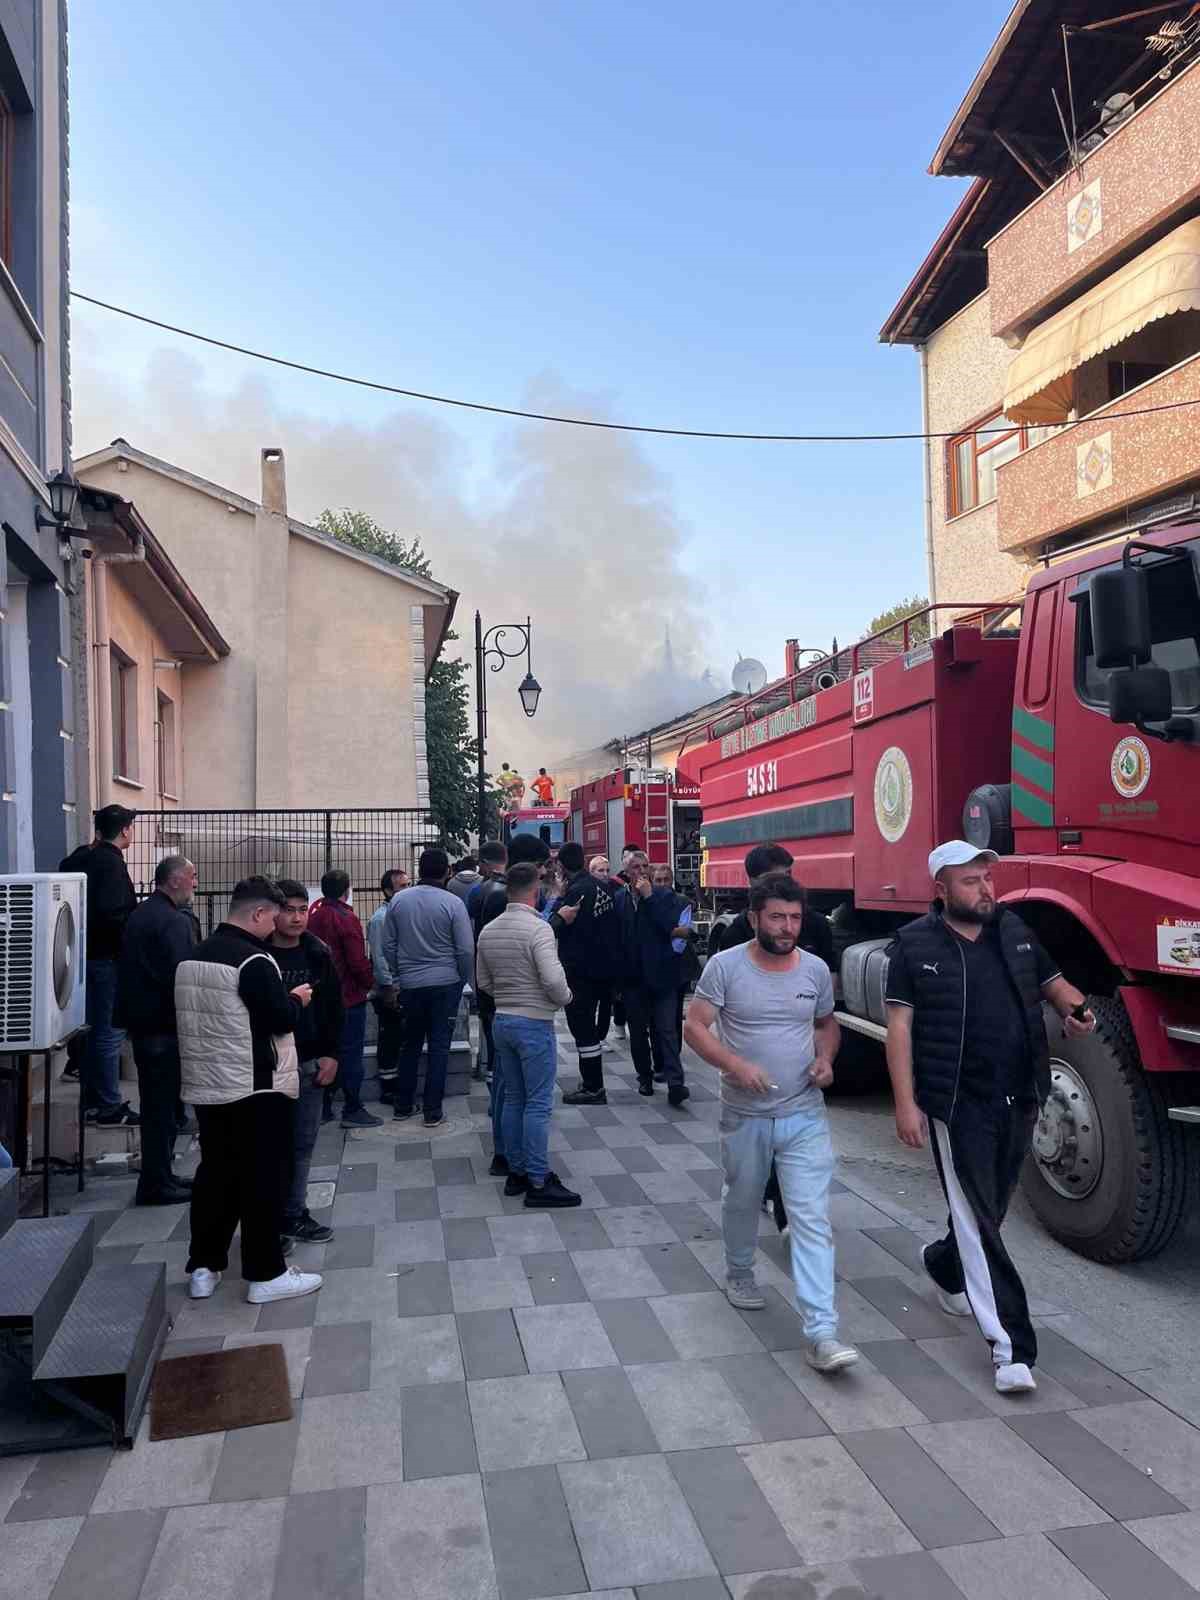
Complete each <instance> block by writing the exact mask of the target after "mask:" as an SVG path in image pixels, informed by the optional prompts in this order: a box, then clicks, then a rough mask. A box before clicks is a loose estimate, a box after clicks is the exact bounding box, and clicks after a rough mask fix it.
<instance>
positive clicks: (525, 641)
mask: <svg viewBox="0 0 1200 1600" xmlns="http://www.w3.org/2000/svg"><path fill="white" fill-rule="evenodd" d="M532 629H533V624H532V622H531V620H530V618H529V617H526V618H525V621H524V622H523V623H522V622H500V623H497V624H496V625H495V626H494V627H491V628H489V629H488V630H487V632H486V633H485V632H484V628H483V619H482V618H481V616H480V615H479V612H478V611H477V612H476V613H475V748H476V756H477V766H476V786H477V790H478V802H479V842H480V844H482V843H483V836H484V833H485V831H486V828H487V793H486V789H485V783H484V774H483V763H484V757H485V755H486V752H487V679H486V677H485V675H484V669H485V668H486V670H487V671H488V672H499V671H500V670H501V669H502V667H503V666H504V663H505V662H506V661H515V660H516V659H517V658H518V657H519V656H520V655H521V654H522V653H523V654H524V656H525V676H524V678H522V680H521V684H520V687H519V688H518V690H517V694H518V695H519V696H520V699H521V709H522V710H523V711H524V713H525V715H526V716H527V717H532V716H533V715H535V713H536V712H537V708H538V700H539V699H540V698H541V693H542V686H541V684H540V683H539V682H538V681H537V679H536V678H535V677H534V675H533V661H532V645H531V642H530V638H531V634H532ZM509 633H514V634H516V636H517V639H516V649H514V650H506V649H505V647H504V638H505V635H506V634H509Z"/></svg>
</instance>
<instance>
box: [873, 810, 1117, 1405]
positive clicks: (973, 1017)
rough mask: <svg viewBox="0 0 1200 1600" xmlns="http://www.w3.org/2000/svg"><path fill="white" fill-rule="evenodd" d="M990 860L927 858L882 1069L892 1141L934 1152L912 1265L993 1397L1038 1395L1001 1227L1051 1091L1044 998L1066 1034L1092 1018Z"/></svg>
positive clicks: (962, 854) (945, 852) (1033, 1350)
mask: <svg viewBox="0 0 1200 1600" xmlns="http://www.w3.org/2000/svg"><path fill="white" fill-rule="evenodd" d="M997 860H999V857H998V856H997V855H996V853H995V851H993V850H979V849H978V848H977V847H976V846H975V845H973V844H968V843H967V842H966V840H963V839H950V840H948V841H947V842H946V843H945V844H941V845H939V846H938V847H937V849H936V850H934V851H933V852H932V853H931V855H930V857H929V875H930V877H931V878H932V879H933V882H934V894H935V899H934V903H933V909H932V910H931V911H930V912H929V913H928V914H927V915H926V916H924V917H919V918H917V919H916V920H915V921H914V922H910V923H907V924H906V925H905V926H904V927H903V928H901V929H900V932H899V934H898V935H897V936H896V938H895V939H894V940H893V942H892V944H891V946H890V947H889V951H888V955H889V963H888V976H887V987H886V989H885V993H884V998H885V1000H886V1002H887V1019H888V1021H887V1060H888V1073H889V1075H890V1077H891V1080H892V1094H893V1096H894V1098H895V1102H896V1134H897V1137H898V1138H899V1139H900V1141H901V1143H902V1144H906V1145H908V1146H909V1147H910V1149H913V1150H919V1149H921V1148H922V1146H923V1145H924V1144H925V1142H926V1140H927V1139H929V1142H930V1143H931V1144H932V1146H933V1156H934V1161H935V1163H936V1166H937V1173H938V1177H939V1179H940V1180H941V1184H942V1189H943V1191H944V1193H945V1195H946V1202H947V1205H948V1207H949V1211H950V1216H949V1222H948V1224H947V1229H946V1234H945V1236H944V1237H943V1238H941V1239H938V1240H936V1241H935V1242H934V1243H933V1244H928V1245H926V1246H925V1248H924V1250H923V1251H922V1255H921V1259H922V1261H923V1263H924V1267H925V1271H926V1272H927V1273H928V1275H929V1277H930V1278H931V1279H932V1280H933V1284H934V1287H935V1289H936V1291H937V1297H938V1302H939V1304H940V1305H941V1307H942V1310H943V1311H946V1312H948V1313H949V1314H950V1315H951V1316H961V1317H967V1316H972V1315H973V1316H974V1318H975V1322H976V1324H977V1326H978V1328H979V1331H980V1332H981V1333H982V1334H983V1336H984V1338H985V1339H986V1340H987V1342H988V1344H989V1345H990V1346H991V1351H992V1363H993V1366H994V1368H995V1385H996V1389H997V1391H998V1392H999V1393H1000V1394H1027V1393H1029V1392H1030V1391H1032V1390H1034V1389H1036V1388H1037V1380H1036V1379H1035V1378H1034V1375H1033V1368H1034V1365H1035V1363H1036V1361H1037V1335H1036V1334H1035V1333H1034V1329H1033V1323H1032V1321H1031V1320H1030V1315H1029V1302H1028V1299H1027V1297H1026V1294H1025V1286H1024V1284H1023V1283H1022V1282H1021V1275H1020V1273H1019V1272H1018V1270H1017V1267H1016V1265H1015V1263H1014V1262H1013V1259H1012V1257H1011V1256H1010V1255H1009V1253H1008V1250H1007V1248H1006V1247H1005V1244H1004V1240H1003V1237H1002V1236H1001V1231H1000V1230H1001V1228H1002V1226H1003V1223H1004V1218H1005V1216H1006V1214H1007V1212H1008V1206H1009V1202H1010V1201H1011V1199H1012V1196H1013V1192H1014V1190H1015V1189H1016V1186H1017V1179H1018V1178H1019V1176H1020V1172H1021V1167H1022V1165H1023V1163H1024V1161H1025V1157H1026V1156H1027V1155H1028V1153H1029V1149H1030V1143H1031V1140H1032V1137H1033V1126H1034V1123H1035V1121H1036V1119H1037V1111H1038V1106H1039V1104H1044V1103H1045V1101H1046V1099H1047V1098H1048V1096H1049V1093H1050V1046H1049V1041H1048V1039H1047V1037H1046V1025H1045V1021H1044V1019H1043V1004H1042V1003H1043V1001H1047V1002H1048V1003H1049V1004H1050V1005H1051V1006H1053V1008H1054V1010H1055V1011H1057V1012H1058V1014H1059V1016H1060V1017H1061V1018H1062V1020H1063V1026H1064V1029H1065V1030H1066V1032H1067V1033H1068V1034H1069V1035H1071V1036H1072V1037H1079V1036H1081V1035H1083V1034H1088V1033H1091V1032H1092V1031H1093V1030H1094V1029H1095V1026H1096V1019H1095V1017H1094V1015H1093V1014H1092V1012H1091V1011H1089V1010H1088V1009H1087V1002H1086V999H1085V997H1084V995H1083V994H1082V993H1081V992H1080V991H1079V990H1078V989H1077V988H1076V987H1075V986H1074V984H1072V983H1068V982H1067V980H1066V978H1064V977H1063V975H1062V972H1061V970H1060V969H1059V967H1058V966H1057V965H1056V963H1055V962H1053V961H1052V960H1051V959H1050V957H1049V956H1048V955H1047V954H1046V952H1045V950H1044V949H1043V948H1042V946H1041V944H1040V943H1039V941H1038V939H1037V937H1036V935H1035V934H1034V933H1033V931H1032V929H1031V928H1030V927H1029V925H1028V924H1027V923H1026V922H1024V921H1022V919H1021V918H1020V917H1019V916H1018V915H1017V914H1016V912H1014V911H1010V910H1008V909H1007V907H1002V906H998V905H997V902H996V889H995V883H994V880H993V877H992V866H993V865H994V863H995V862H996V861H997Z"/></svg>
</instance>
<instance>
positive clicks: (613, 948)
mask: <svg viewBox="0 0 1200 1600" xmlns="http://www.w3.org/2000/svg"><path fill="white" fill-rule="evenodd" d="M558 864H559V866H560V867H561V869H562V871H563V873H564V874H565V876H566V880H567V882H566V888H565V890H564V891H563V900H562V906H560V908H559V909H558V910H557V911H556V912H555V913H554V915H553V917H551V919H550V922H551V926H552V927H553V928H554V931H555V933H556V934H557V935H558V958H559V960H560V961H561V962H562V965H563V971H564V972H565V973H566V975H567V982H568V983H569V984H570V986H571V1003H570V1004H569V1005H568V1006H567V1011H566V1017H567V1027H568V1028H570V1030H571V1037H572V1038H573V1039H574V1041H575V1046H576V1049H577V1050H578V1051H579V1088H578V1089H576V1090H574V1091H573V1092H572V1093H569V1094H564V1095H563V1104H564V1105H567V1106H576V1105H604V1104H605V1102H606V1096H605V1092H604V1067H603V1064H602V1062H601V1054H600V1051H601V1044H602V1041H603V1038H604V1035H603V1034H602V1033H601V1032H600V1027H599V1019H600V1016H601V1014H602V1013H603V1014H605V1015H607V1014H608V1012H609V1010H611V1006H612V995H613V986H614V985H615V984H616V983H617V982H618V981H619V980H620V978H621V976H622V973H623V970H624V965H625V945H624V934H623V929H622V923H621V914H620V910H619V908H618V905H617V894H615V893H614V892H613V889H612V886H611V884H610V883H607V882H606V881H604V880H603V879H601V878H596V877H593V876H592V874H591V873H590V872H589V871H588V870H587V866H586V864H585V862H584V855H583V847H582V846H581V845H580V844H578V843H576V842H575V841H574V840H572V841H570V842H569V843H567V844H564V845H563V847H562V849H561V850H560V851H559V852H558ZM624 892H625V891H624V890H623V889H622V890H620V891H618V893H620V894H624ZM572 907H573V908H574V910H573V911H572V910H571V908H572ZM564 908H566V909H567V912H568V915H567V916H566V917H564V916H563V915H562V911H563V909H564ZM572 919H573V920H572ZM605 1032H607V1028H606V1029H605Z"/></svg>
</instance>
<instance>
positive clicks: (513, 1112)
mask: <svg viewBox="0 0 1200 1600" xmlns="http://www.w3.org/2000/svg"><path fill="white" fill-rule="evenodd" d="M492 1033H493V1035H494V1037H495V1040H496V1068H497V1070H498V1071H499V1072H500V1073H501V1075H502V1076H503V1078H504V1095H503V1101H502V1104H503V1112H502V1131H503V1133H504V1154H505V1155H506V1156H507V1158H508V1164H509V1167H510V1168H511V1170H512V1171H513V1172H523V1173H524V1174H525V1175H526V1177H527V1178H528V1179H529V1181H530V1183H536V1184H542V1183H545V1181H546V1173H547V1172H548V1171H549V1170H550V1162H549V1157H548V1151H547V1146H548V1143H549V1139H550V1113H551V1111H552V1110H553V1109H554V1080H555V1076H556V1074H557V1071H558V1046H557V1044H556V1043H555V1039H554V1024H553V1022H542V1021H538V1020H537V1019H535V1018H533V1017H511V1016H506V1015H505V1013H504V1012H502V1011H498V1012H497V1013H496V1020H495V1022H493V1024H492Z"/></svg>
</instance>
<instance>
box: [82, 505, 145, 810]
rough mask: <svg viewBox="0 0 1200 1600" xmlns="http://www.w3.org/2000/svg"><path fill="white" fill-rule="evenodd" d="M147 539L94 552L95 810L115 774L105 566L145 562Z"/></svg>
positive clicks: (105, 802) (109, 790) (104, 802)
mask: <svg viewBox="0 0 1200 1600" xmlns="http://www.w3.org/2000/svg"><path fill="white" fill-rule="evenodd" d="M145 559H146V541H145V540H144V539H143V538H142V536H141V534H140V533H139V534H137V535H136V536H135V538H134V541H133V549H132V550H114V551H112V552H107V551H105V552H101V551H97V550H95V549H93V551H92V682H93V683H94V684H95V685H96V732H97V735H98V737H97V739H96V742H95V763H94V768H95V783H96V809H97V810H99V809H100V807H101V806H106V805H108V803H109V800H110V798H111V793H112V773H111V771H109V772H108V773H106V772H105V763H106V762H107V763H108V766H109V767H110V768H111V766H112V754H113V743H112V740H113V728H112V695H111V693H110V691H109V685H110V683H111V681H112V680H111V678H110V676H109V674H110V669H111V659H112V658H111V654H110V650H109V645H110V642H111V641H110V639H109V632H108V573H107V572H106V571H105V568H106V567H115V566H120V565H122V564H123V563H125V562H129V561H145Z"/></svg>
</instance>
